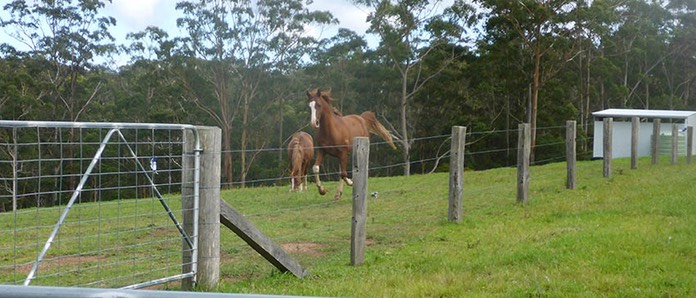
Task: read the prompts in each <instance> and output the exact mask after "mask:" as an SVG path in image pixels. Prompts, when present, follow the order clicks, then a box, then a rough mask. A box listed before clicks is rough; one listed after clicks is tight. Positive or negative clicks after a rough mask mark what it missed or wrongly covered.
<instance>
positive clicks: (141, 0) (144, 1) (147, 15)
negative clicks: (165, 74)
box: [105, 0, 368, 41]
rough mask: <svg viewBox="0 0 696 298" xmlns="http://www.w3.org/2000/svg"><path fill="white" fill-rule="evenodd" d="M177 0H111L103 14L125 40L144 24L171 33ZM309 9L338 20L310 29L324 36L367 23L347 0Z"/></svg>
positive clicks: (326, 0)
mask: <svg viewBox="0 0 696 298" xmlns="http://www.w3.org/2000/svg"><path fill="white" fill-rule="evenodd" d="M177 2H178V1H177V0H113V3H111V4H107V5H106V9H105V14H107V15H110V16H112V17H114V18H116V21H117V24H116V27H113V28H112V29H113V30H112V34H113V35H114V37H115V38H116V40H117V41H125V36H126V34H128V33H130V32H139V31H142V30H144V29H145V28H147V26H157V27H160V28H162V29H164V30H165V31H167V33H169V35H170V36H177V35H179V34H180V31H179V28H177V27H176V19H177V18H178V17H179V13H178V12H177V11H176V9H175V7H176V3H177ZM309 8H310V9H312V10H322V11H323V10H328V11H330V12H331V13H332V14H333V15H334V17H335V18H337V19H338V20H339V21H340V24H339V25H332V26H329V27H327V28H314V29H313V30H312V31H311V32H312V33H314V34H317V36H315V37H321V38H327V37H331V36H333V35H334V34H335V33H336V32H337V31H338V28H340V27H345V28H349V29H351V30H353V31H355V32H357V33H358V34H359V35H363V36H364V34H365V30H367V27H368V24H367V22H366V19H367V14H368V12H367V11H364V10H361V9H360V8H358V7H356V6H355V5H353V4H351V2H350V1H348V0H343V1H341V0H333V1H332V0H314V3H312V5H310V6H309Z"/></svg>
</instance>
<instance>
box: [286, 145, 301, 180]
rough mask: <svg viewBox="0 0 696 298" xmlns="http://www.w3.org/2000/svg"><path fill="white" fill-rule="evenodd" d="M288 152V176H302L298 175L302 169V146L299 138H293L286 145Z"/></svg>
mask: <svg viewBox="0 0 696 298" xmlns="http://www.w3.org/2000/svg"><path fill="white" fill-rule="evenodd" d="M288 151H289V153H290V154H289V155H290V156H289V157H290V175H302V174H301V173H300V174H298V173H299V172H300V169H301V167H302V144H301V143H300V139H299V138H297V137H294V136H293V138H292V140H291V141H290V144H289V145H288Z"/></svg>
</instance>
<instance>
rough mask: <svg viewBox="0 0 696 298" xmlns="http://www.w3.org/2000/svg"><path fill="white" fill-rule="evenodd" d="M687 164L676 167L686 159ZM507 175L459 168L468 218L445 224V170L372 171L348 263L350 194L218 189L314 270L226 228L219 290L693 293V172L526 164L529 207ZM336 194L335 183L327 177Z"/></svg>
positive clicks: (510, 172)
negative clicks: (354, 258)
mask: <svg viewBox="0 0 696 298" xmlns="http://www.w3.org/2000/svg"><path fill="white" fill-rule="evenodd" d="M682 163H684V162H683V161H682ZM515 177H516V169H513V168H502V169H494V170H488V171H480V172H466V173H465V175H464V211H465V216H464V220H463V221H462V223H460V224H456V223H450V222H448V221H447V196H448V181H449V180H448V176H447V174H446V173H443V174H432V175H414V176H411V177H393V178H371V179H370V180H369V185H368V187H369V191H370V192H372V191H377V192H378V193H379V196H378V198H370V199H369V202H368V221H367V237H368V247H367V252H366V256H365V262H364V264H362V265H360V266H351V265H350V264H349V263H350V220H351V218H350V217H351V200H350V198H351V192H350V189H349V188H348V189H347V191H346V193H345V194H344V198H343V199H342V200H341V201H337V202H334V201H331V195H332V193H329V194H327V196H324V197H322V196H319V195H318V194H316V191H315V188H314V185H311V187H312V188H310V190H311V191H310V192H308V193H303V194H297V193H292V194H290V193H287V189H286V188H285V187H281V188H277V187H275V188H255V189H242V190H231V191H225V192H223V196H224V199H225V200H226V201H227V202H228V203H230V204H231V205H232V206H234V207H235V208H237V209H238V210H240V212H242V213H244V214H246V215H247V216H248V218H249V219H250V220H251V221H253V222H254V223H255V224H257V225H258V226H259V228H261V229H262V230H263V231H265V232H266V233H268V234H269V235H270V236H271V237H273V238H274V239H275V240H276V241H277V242H278V243H281V244H284V243H285V244H287V243H293V244H294V245H296V246H302V245H304V246H310V244H311V247H312V249H309V250H306V251H299V252H298V251H291V255H293V257H294V258H296V259H297V260H298V261H299V262H300V263H301V264H302V265H303V266H304V267H305V268H306V269H307V270H308V271H309V272H310V275H309V276H308V277H307V278H304V279H298V278H295V277H293V276H292V275H289V274H280V273H279V272H278V271H277V270H275V269H274V268H273V267H272V266H271V265H269V264H267V263H266V262H265V260H263V259H262V258H261V257H259V256H256V254H255V252H253V251H252V250H251V249H249V248H248V247H246V246H245V245H244V244H243V243H242V242H241V241H240V240H238V239H236V236H235V235H234V234H233V233H232V232H230V231H227V230H225V229H223V231H222V237H223V244H222V251H223V255H222V260H223V265H222V268H221V274H222V282H221V283H220V285H219V287H218V288H217V289H216V291H220V292H232V293H256V294H284V295H308V296H350V297H433V296H436V297H470V296H503V297H521V296H581V297H596V296H610V297H654V296H673V297H693V296H694V295H696V290H694V289H696V278H694V277H695V276H696V215H695V214H696V166H694V165H684V164H681V165H671V164H669V162H668V160H661V163H660V164H658V165H655V166H652V165H650V161H649V159H641V160H640V164H639V168H638V169H636V170H631V169H630V168H629V164H628V160H615V161H614V167H613V175H612V177H611V178H604V177H602V161H589V162H580V163H578V176H577V177H578V181H577V189H575V190H567V189H566V188H565V163H557V164H550V165H545V166H539V167H533V168H532V170H531V186H530V200H529V204H528V205H527V206H520V205H517V204H516V203H515V198H516V186H515ZM329 186H330V188H331V189H332V190H333V189H335V186H336V185H335V183H334V184H329Z"/></svg>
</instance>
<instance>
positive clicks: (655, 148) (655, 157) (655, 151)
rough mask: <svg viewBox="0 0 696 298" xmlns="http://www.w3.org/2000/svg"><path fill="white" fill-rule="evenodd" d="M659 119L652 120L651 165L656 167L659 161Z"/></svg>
mask: <svg viewBox="0 0 696 298" xmlns="http://www.w3.org/2000/svg"><path fill="white" fill-rule="evenodd" d="M660 122H661V120H660V119H654V120H653V137H652V143H651V145H652V164H654V165H656V164H657V162H658V161H659V160H660Z"/></svg>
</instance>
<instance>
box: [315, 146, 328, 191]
mask: <svg viewBox="0 0 696 298" xmlns="http://www.w3.org/2000/svg"><path fill="white" fill-rule="evenodd" d="M323 161H324V152H322V151H321V150H319V151H318V152H317V158H316V159H315V160H314V166H313V167H312V171H313V172H314V180H315V181H316V182H317V189H319V194H320V195H322V196H323V195H325V194H326V188H324V186H323V185H321V180H319V166H320V165H321V163H322V162H323Z"/></svg>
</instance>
